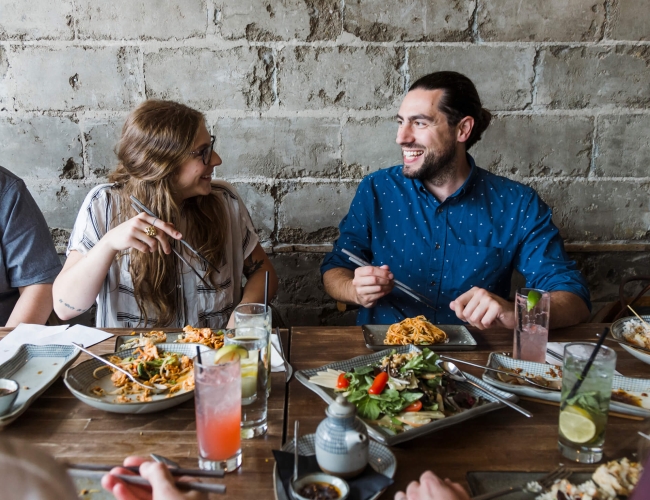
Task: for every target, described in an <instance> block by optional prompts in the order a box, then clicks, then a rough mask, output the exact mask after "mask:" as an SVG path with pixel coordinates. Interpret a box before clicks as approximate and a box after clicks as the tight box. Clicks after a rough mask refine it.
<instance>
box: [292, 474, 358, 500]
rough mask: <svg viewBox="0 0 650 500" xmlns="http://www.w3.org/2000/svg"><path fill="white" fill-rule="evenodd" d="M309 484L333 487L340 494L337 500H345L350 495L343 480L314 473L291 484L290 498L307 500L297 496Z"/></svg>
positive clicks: (348, 488) (348, 487)
mask: <svg viewBox="0 0 650 500" xmlns="http://www.w3.org/2000/svg"><path fill="white" fill-rule="evenodd" d="M309 483H325V484H330V485H332V486H334V487H335V488H336V489H337V490H339V493H340V496H339V497H338V499H337V500H345V499H346V498H348V495H349V494H350V486H348V483H347V482H346V481H344V480H343V479H341V478H338V477H336V476H332V475H330V474H325V473H324V472H314V473H312V474H306V475H304V476H301V477H299V478H298V479H297V480H296V481H295V482H292V483H291V496H292V497H293V498H294V499H295V500H309V499H308V498H307V497H303V496H301V495H299V494H298V492H299V491H300V490H301V489H302V488H303V487H304V486H306V485H308V484H309Z"/></svg>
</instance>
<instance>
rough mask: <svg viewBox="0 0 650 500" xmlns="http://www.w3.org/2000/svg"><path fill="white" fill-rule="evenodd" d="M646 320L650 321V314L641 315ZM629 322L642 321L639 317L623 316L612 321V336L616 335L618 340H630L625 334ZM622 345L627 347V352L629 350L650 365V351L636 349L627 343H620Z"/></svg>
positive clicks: (624, 347)
mask: <svg viewBox="0 0 650 500" xmlns="http://www.w3.org/2000/svg"><path fill="white" fill-rule="evenodd" d="M641 317H642V318H643V319H644V320H645V321H647V322H648V323H650V316H641ZM628 323H633V324H637V323H641V321H639V319H638V318H632V317H631V318H621V319H619V320H617V321H614V323H612V326H611V327H610V330H611V332H612V337H614V338H615V339H616V340H620V341H621V342H630V341H629V340H627V339H626V338H625V337H624V336H623V328H624V327H625V325H626V324H628ZM620 346H621V347H622V348H623V349H625V350H626V351H627V352H629V353H630V354H631V355H632V356H634V357H635V358H636V359H638V360H639V361H643V362H644V363H647V364H649V365H650V353H647V352H644V351H641V350H639V349H635V348H634V347H630V346H628V345H625V344H620Z"/></svg>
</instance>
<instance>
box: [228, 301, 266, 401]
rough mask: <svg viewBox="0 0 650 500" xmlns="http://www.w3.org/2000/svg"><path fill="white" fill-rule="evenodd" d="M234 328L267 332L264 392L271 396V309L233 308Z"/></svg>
mask: <svg viewBox="0 0 650 500" xmlns="http://www.w3.org/2000/svg"><path fill="white" fill-rule="evenodd" d="M234 314H235V327H237V328H239V327H245V326H259V327H260V328H266V331H268V332H269V348H268V351H267V352H268V354H269V359H268V360H267V361H266V369H267V372H268V375H267V387H266V392H267V393H268V394H271V357H270V356H271V326H272V325H271V308H270V307H268V306H265V305H264V304H255V303H250V304H239V305H238V306H237V307H235V313H234Z"/></svg>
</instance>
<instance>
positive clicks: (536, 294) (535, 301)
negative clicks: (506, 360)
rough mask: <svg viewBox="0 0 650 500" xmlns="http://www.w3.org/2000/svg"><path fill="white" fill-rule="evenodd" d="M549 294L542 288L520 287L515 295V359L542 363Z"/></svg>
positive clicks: (546, 334)
mask: <svg viewBox="0 0 650 500" xmlns="http://www.w3.org/2000/svg"><path fill="white" fill-rule="evenodd" d="M550 309H551V294H550V293H548V292H545V291H544V290H536V289H534V288H522V289H521V290H519V291H518V292H517V295H516V297H515V339H514V347H513V350H512V353H513V357H514V358H515V359H524V360H526V361H535V362H537V363H544V362H545V361H546V344H547V342H548V322H549V313H550Z"/></svg>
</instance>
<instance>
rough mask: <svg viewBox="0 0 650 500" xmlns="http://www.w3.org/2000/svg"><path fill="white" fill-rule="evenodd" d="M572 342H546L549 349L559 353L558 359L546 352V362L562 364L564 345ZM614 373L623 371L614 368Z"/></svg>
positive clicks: (617, 373)
mask: <svg viewBox="0 0 650 500" xmlns="http://www.w3.org/2000/svg"><path fill="white" fill-rule="evenodd" d="M567 344H570V342H549V343H548V344H546V349H547V351H552V352H554V353H555V354H557V356H558V358H559V359H556V358H555V357H553V356H552V355H550V354H549V353H548V352H547V353H546V362H547V363H548V364H550V365H555V366H562V361H561V360H562V359H563V358H564V346H565V345H567ZM614 374H616V375H620V374H621V372H619V371H618V370H614Z"/></svg>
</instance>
